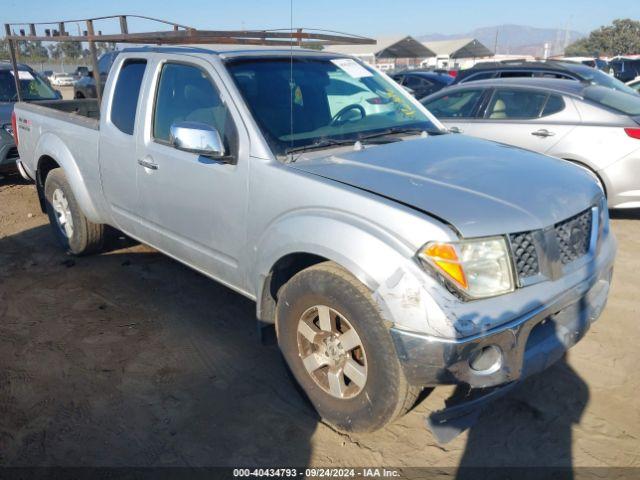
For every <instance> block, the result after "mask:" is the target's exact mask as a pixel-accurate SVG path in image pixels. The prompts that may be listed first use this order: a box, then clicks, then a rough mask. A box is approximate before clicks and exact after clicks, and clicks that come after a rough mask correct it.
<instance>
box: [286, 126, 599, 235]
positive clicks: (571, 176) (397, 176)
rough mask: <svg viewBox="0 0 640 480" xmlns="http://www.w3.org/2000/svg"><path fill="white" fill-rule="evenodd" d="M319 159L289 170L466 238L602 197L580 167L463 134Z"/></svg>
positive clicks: (541, 220)
mask: <svg viewBox="0 0 640 480" xmlns="http://www.w3.org/2000/svg"><path fill="white" fill-rule="evenodd" d="M316 153H317V152H310V153H309V154H306V155H304V156H303V158H301V159H299V160H298V161H297V162H295V163H291V164H289V165H290V166H291V167H292V168H295V169H297V170H301V171H304V172H307V173H311V174H314V175H318V176H321V177H324V178H328V179H331V180H334V181H338V182H341V183H344V184H347V185H350V186H353V187H356V188H359V189H362V190H366V191H369V192H372V193H375V194H377V195H381V196H384V197H387V198H390V199H392V200H394V201H397V202H401V203H403V204H406V205H409V206H411V207H413V208H416V209H418V210H421V211H424V212H427V213H429V214H431V215H433V216H436V217H438V218H440V219H442V220H444V221H445V222H447V223H449V224H451V225H452V226H454V227H455V228H456V229H457V230H458V231H459V232H460V233H461V234H462V236H464V237H480V236H487V235H496V234H504V233H515V232H523V231H529V230H536V229H540V228H545V227H548V226H550V225H553V224H554V223H557V222H559V221H561V220H564V219H566V218H568V217H571V216H573V215H575V214H576V213H579V212H581V211H583V210H585V209H586V208H587V207H589V206H590V205H592V203H593V202H594V200H595V199H596V198H598V196H599V195H601V190H600V187H599V186H598V185H597V183H596V181H595V180H594V177H593V176H592V175H591V174H590V173H588V172H586V171H585V170H584V169H582V168H581V167H577V166H575V165H572V164H570V163H568V162H566V161H562V160H557V159H554V158H551V157H548V156H545V155H540V154H537V153H533V152H529V151H526V150H522V149H519V148H515V147H510V146H507V145H503V144H498V143H493V142H489V141H485V140H478V139H474V138H470V137H466V136H463V135H453V134H450V135H438V136H432V137H429V138H425V139H414V140H407V141H399V142H394V143H388V144H384V145H375V146H373V145H372V146H366V147H365V148H364V149H363V150H359V151H355V150H354V151H351V150H350V151H347V152H344V151H341V152H340V153H337V154H333V155H328V156H326V155H325V156H319V157H318V156H316V155H315V154H316Z"/></svg>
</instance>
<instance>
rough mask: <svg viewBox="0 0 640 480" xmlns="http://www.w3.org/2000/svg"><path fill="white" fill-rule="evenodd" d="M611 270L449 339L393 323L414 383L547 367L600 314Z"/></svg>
mask: <svg viewBox="0 0 640 480" xmlns="http://www.w3.org/2000/svg"><path fill="white" fill-rule="evenodd" d="M611 275H612V266H611V264H608V265H607V268H604V269H602V270H601V271H600V272H599V273H597V274H595V275H593V276H592V277H590V278H588V279H585V280H583V281H582V282H580V283H579V284H578V285H576V286H574V287H573V288H571V289H570V290H568V291H566V292H564V293H563V294H561V295H560V296H559V297H557V298H556V299H555V300H554V301H553V302H551V303H549V304H545V305H543V306H540V307H538V308H536V309H534V310H532V311H530V312H529V313H527V314H525V315H523V316H521V317H519V318H517V319H515V320H513V321H511V322H509V323H507V324H505V325H501V326H500V327H496V328H494V329H492V330H490V331H488V332H485V333H482V334H478V335H474V336H472V337H467V338H461V339H443V338H437V337H431V336H427V335H421V334H416V333H412V332H406V331H403V330H399V329H395V328H392V329H391V335H392V337H393V340H394V343H395V346H396V350H397V352H398V356H399V358H400V362H401V363H402V365H403V368H404V372H405V375H406V377H407V379H408V381H409V383H411V384H414V385H421V386H435V385H442V384H460V383H465V384H468V385H470V386H471V387H473V388H484V387H492V386H496V385H501V384H506V383H510V382H514V381H516V380H519V379H521V378H523V377H526V376H528V375H531V374H533V373H536V372H540V371H542V370H544V369H545V368H547V367H548V366H549V365H551V364H552V363H554V362H555V361H556V360H558V359H559V358H560V357H562V355H563V354H564V352H565V351H566V350H567V349H569V348H570V347H572V346H573V345H575V344H576V343H577V342H578V340H580V339H581V338H582V337H583V335H584V334H585V333H586V332H587V330H588V329H589V326H590V325H591V323H592V322H594V321H595V320H596V319H597V318H598V317H599V316H600V314H601V313H602V310H603V309H604V306H605V304H606V301H607V297H608V293H609V286H610V283H611Z"/></svg>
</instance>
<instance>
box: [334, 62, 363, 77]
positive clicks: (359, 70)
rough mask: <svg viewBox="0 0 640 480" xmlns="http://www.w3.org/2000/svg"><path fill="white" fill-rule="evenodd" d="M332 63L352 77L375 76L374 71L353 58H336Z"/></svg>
mask: <svg viewBox="0 0 640 480" xmlns="http://www.w3.org/2000/svg"><path fill="white" fill-rule="evenodd" d="M331 63H333V64H334V65H335V66H336V67H338V68H340V69H341V70H342V71H344V72H345V73H346V74H347V75H349V76H350V77H352V78H363V77H373V73H371V72H370V71H369V70H367V69H366V68H364V67H363V66H362V65H360V64H359V63H358V62H356V61H355V60H353V59H351V58H336V59H333V60H331Z"/></svg>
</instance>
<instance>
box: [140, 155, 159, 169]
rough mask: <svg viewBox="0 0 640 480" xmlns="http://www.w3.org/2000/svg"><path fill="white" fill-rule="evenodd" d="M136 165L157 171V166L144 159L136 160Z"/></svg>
mask: <svg viewBox="0 0 640 480" xmlns="http://www.w3.org/2000/svg"><path fill="white" fill-rule="evenodd" d="M138 165H142V166H143V167H144V168H148V169H149V170H157V169H158V164H157V163H153V162H152V161H150V160H146V159H144V158H139V159H138Z"/></svg>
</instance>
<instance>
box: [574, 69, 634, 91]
mask: <svg viewBox="0 0 640 480" xmlns="http://www.w3.org/2000/svg"><path fill="white" fill-rule="evenodd" d="M577 73H579V74H580V76H581V77H583V78H584V79H585V80H586V81H587V82H589V83H591V84H592V85H602V86H603V87H608V88H613V89H614V90H618V91H620V92H625V93H630V94H632V95H635V94H636V92H635V91H634V90H633V89H632V88H629V87H627V86H626V85H625V84H624V83H622V82H621V81H620V80H618V79H617V78H614V77H612V76H611V75H607V74H606V73H604V72H602V71H601V70H597V69H595V68H580V69H579V71H578V72H577Z"/></svg>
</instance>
